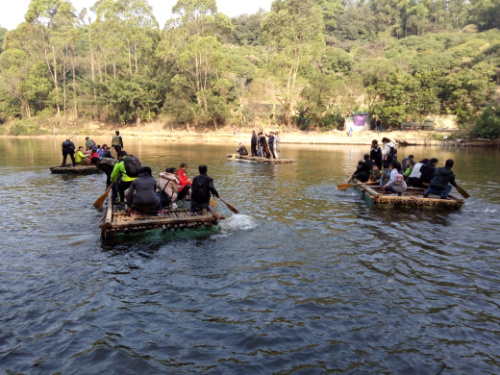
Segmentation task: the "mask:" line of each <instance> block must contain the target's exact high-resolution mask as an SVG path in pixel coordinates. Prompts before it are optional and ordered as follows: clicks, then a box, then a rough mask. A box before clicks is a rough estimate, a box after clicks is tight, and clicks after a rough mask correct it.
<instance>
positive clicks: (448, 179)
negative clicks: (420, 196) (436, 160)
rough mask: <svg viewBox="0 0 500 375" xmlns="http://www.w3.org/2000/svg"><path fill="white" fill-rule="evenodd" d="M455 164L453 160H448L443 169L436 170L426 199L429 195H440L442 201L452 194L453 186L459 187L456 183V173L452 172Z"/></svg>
mask: <svg viewBox="0 0 500 375" xmlns="http://www.w3.org/2000/svg"><path fill="white" fill-rule="evenodd" d="M453 164H454V162H453V160H451V159H448V160H446V162H445V166H444V167H443V168H438V169H436V171H435V172H434V177H433V178H432V180H431V183H430V185H429V188H428V189H427V191H426V192H425V194H424V198H427V197H428V196H429V194H436V195H440V196H441V199H446V198H448V194H450V191H451V189H452V186H455V187H457V183H456V182H455V173H453V170H452V168H453ZM449 184H451V185H449Z"/></svg>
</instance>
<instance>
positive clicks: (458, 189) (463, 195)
mask: <svg viewBox="0 0 500 375" xmlns="http://www.w3.org/2000/svg"><path fill="white" fill-rule="evenodd" d="M455 189H457V191H458V192H459V193H460V194H461V195H462V197H464V198H466V199H467V198H470V194H469V193H467V191H466V190H465V189H464V188H463V187H461V186H460V185H458V184H457V185H456V186H455Z"/></svg>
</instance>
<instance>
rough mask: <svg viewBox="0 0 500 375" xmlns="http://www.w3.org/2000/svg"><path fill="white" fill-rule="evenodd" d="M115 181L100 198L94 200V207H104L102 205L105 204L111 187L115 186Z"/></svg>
mask: <svg viewBox="0 0 500 375" xmlns="http://www.w3.org/2000/svg"><path fill="white" fill-rule="evenodd" d="M114 184H115V183H114V182H113V183H112V184H111V185H109V186H108V187H107V189H106V191H105V192H104V194H103V195H101V196H100V197H99V198H97V200H96V201H95V202H94V207H95V208H97V209H100V208H102V205H103V204H104V201H105V200H106V198H107V196H108V194H109V191H110V190H111V188H112V187H113V185H114Z"/></svg>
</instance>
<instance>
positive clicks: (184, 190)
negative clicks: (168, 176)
mask: <svg viewBox="0 0 500 375" xmlns="http://www.w3.org/2000/svg"><path fill="white" fill-rule="evenodd" d="M188 168H189V167H188V165H187V164H186V163H182V164H181V165H180V167H179V170H178V171H177V176H178V177H179V195H178V196H177V200H178V201H180V200H183V199H184V198H185V197H188V198H187V199H189V191H190V190H191V179H190V178H189V177H188V175H187V174H186V173H187V170H188Z"/></svg>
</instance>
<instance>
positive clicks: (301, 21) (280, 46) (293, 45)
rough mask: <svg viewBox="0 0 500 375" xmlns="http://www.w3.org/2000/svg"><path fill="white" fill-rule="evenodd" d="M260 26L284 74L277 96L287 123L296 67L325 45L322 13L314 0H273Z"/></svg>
mask: <svg viewBox="0 0 500 375" xmlns="http://www.w3.org/2000/svg"><path fill="white" fill-rule="evenodd" d="M262 29H263V33H264V37H265V38H266V39H267V40H268V41H269V43H270V45H271V48H272V49H273V52H274V56H273V59H274V60H275V63H276V64H277V65H276V66H278V67H279V71H280V73H284V74H283V77H282V78H283V81H284V82H282V84H283V86H284V87H283V93H282V94H281V96H280V97H279V98H278V99H279V100H280V101H281V103H282V104H283V106H284V108H285V114H284V121H285V123H287V124H288V123H289V122H290V119H291V115H292V112H293V105H294V101H295V100H296V97H297V96H298V93H297V92H296V89H297V88H296V83H297V75H298V73H299V69H300V67H301V66H302V65H306V64H308V63H309V62H310V61H311V59H312V58H313V57H315V53H317V52H318V51H321V48H322V47H323V46H324V40H325V38H324V35H323V30H324V23H323V14H322V12H321V8H320V7H319V5H317V4H316V3H315V2H314V1H313V0H275V1H274V2H273V4H272V6H271V11H270V12H269V13H268V14H267V16H266V19H265V20H264V22H263V23H262ZM316 57H317V56H316Z"/></svg>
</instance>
